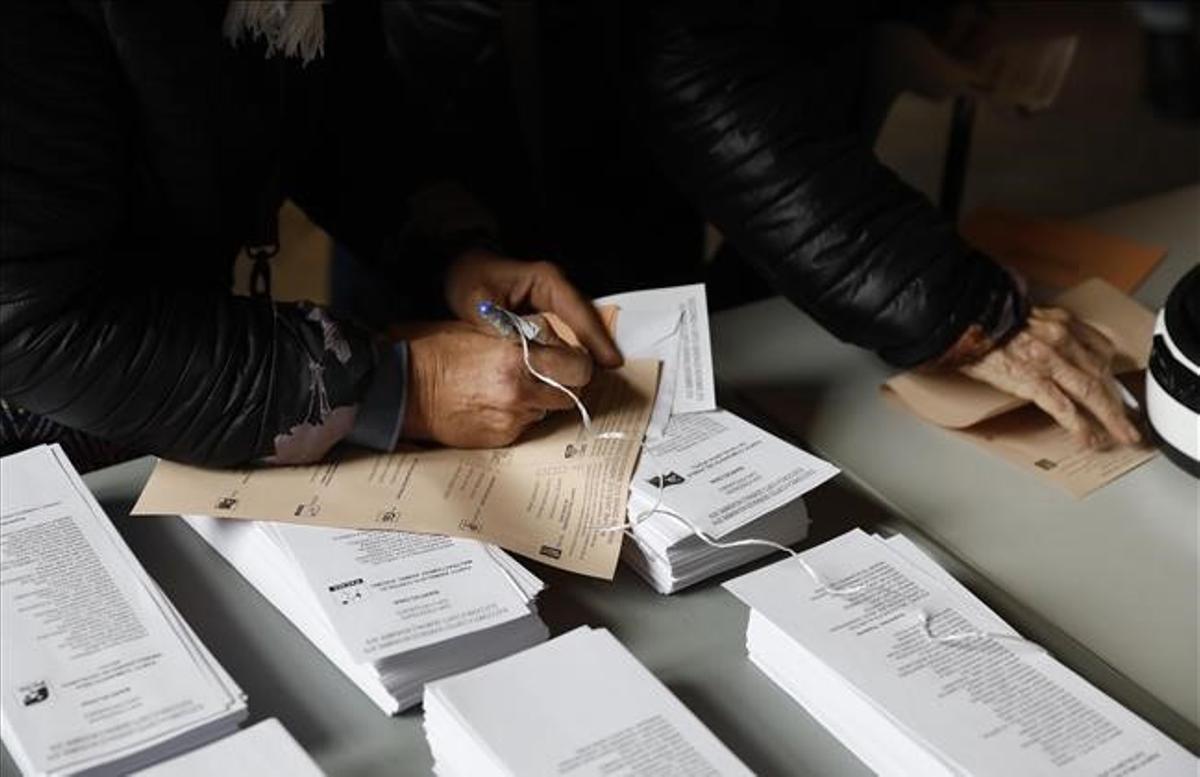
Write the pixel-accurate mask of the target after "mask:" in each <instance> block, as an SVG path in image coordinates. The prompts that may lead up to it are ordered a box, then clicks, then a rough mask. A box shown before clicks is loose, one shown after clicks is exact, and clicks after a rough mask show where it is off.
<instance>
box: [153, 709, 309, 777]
mask: <svg viewBox="0 0 1200 777" xmlns="http://www.w3.org/2000/svg"><path fill="white" fill-rule="evenodd" d="M324 774H325V773H324V772H322V771H321V768H320V767H319V766H317V765H316V764H315V763H314V762H313V759H312V758H310V757H309V755H308V753H306V752H304V749H303V748H302V747H300V745H299V744H297V743H296V740H294V739H292V735H291V734H289V733H288V730H287V729H286V728H284V727H283V724H282V723H280V722H279V721H278V720H276V719H275V718H268V719H267V720H264V721H262V722H261V723H256V724H254V725H253V726H251V727H249V728H246V729H242V730H241V731H239V732H238V733H236V734H231V735H229V736H227V737H225V738H224V739H221V740H218V741H216V742H214V743H212V744H211V745H207V746H206V747H202V748H200V749H199V750H193V751H192V752H190V753H186V754H184V755H181V756H179V757H178V758H172V759H171V760H170V761H164V762H162V763H160V764H157V765H156V766H151V767H150V768H149V769H144V770H142V771H140V772H137V777H214V776H215V777H271V775H276V776H277V777H324Z"/></svg>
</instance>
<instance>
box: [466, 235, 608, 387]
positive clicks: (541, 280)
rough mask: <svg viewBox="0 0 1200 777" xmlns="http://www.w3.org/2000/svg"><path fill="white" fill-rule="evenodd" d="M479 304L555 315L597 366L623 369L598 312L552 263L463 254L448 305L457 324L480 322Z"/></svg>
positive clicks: (487, 253) (475, 252) (480, 253)
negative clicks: (489, 302)
mask: <svg viewBox="0 0 1200 777" xmlns="http://www.w3.org/2000/svg"><path fill="white" fill-rule="evenodd" d="M483 300H491V301H493V302H495V303H497V304H499V305H501V306H503V307H505V308H508V309H509V310H512V311H514V312H517V313H521V312H524V311H526V310H535V311H539V312H543V313H554V314H555V315H557V316H558V317H559V318H561V319H562V320H563V321H564V322H565V323H566V324H567V326H569V327H571V329H572V331H574V332H575V334H576V336H577V337H578V338H579V342H580V343H582V344H583V347H584V348H586V349H587V350H588V352H589V353H590V354H591V355H592V357H593V358H594V359H595V360H596V363H597V364H599V365H600V366H602V367H618V366H620V364H621V353H620V351H618V350H617V346H616V343H614V342H613V339H612V337H611V336H610V335H609V333H608V330H607V329H605V328H604V323H603V322H602V321H601V320H600V316H599V314H597V313H596V308H595V307H594V306H593V305H592V303H591V302H590V301H589V300H588V299H587V298H586V297H584V296H583V295H582V294H580V293H579V291H578V290H577V289H576V288H575V287H574V286H572V285H571V282H570V281H568V280H567V278H566V276H564V275H563V273H562V270H560V269H559V268H558V267H557V266H556V265H554V264H551V263H550V262H522V261H518V260H516V259H508V258H505V257H503V256H499V255H498V254H495V253H493V252H491V251H487V250H484V249H475V250H472V251H467V252H465V253H463V254H462V255H461V256H459V257H458V259H456V260H455V261H454V263H453V264H452V265H451V266H450V269H449V271H448V272H447V273H446V301H447V303H449V305H450V309H451V310H453V311H454V314H455V315H457V316H458V317H459V318H460V319H462V320H463V321H469V322H472V323H478V322H479V316H478V314H477V313H476V306H477V305H478V304H479V303H480V302H481V301H483ZM535 366H536V365H535Z"/></svg>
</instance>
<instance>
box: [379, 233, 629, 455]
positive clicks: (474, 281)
mask: <svg viewBox="0 0 1200 777" xmlns="http://www.w3.org/2000/svg"><path fill="white" fill-rule="evenodd" d="M547 268H550V269H547ZM447 301H448V302H449V303H450V305H451V307H452V309H454V310H455V312H456V313H457V314H458V315H459V316H460V317H461V318H462V320H461V321H457V322H442V323H437V324H430V325H420V326H409V327H406V328H404V329H402V330H400V331H399V332H398V334H399V335H400V336H401V337H402V338H403V339H405V340H407V341H408V353H409V364H408V391H407V394H406V397H405V415H404V418H405V420H404V426H403V429H402V434H403V436H404V437H405V438H408V439H424V440H434V441H437V442H440V443H442V444H444V445H451V446H454V447H460V448H493V447H501V446H505V445H508V444H510V443H512V442H513V441H515V440H516V439H517V438H518V437H519V436H520V435H521V434H522V433H523V432H524V431H525V429H527V428H528V427H529V426H530V425H532V424H535V423H537V422H538V421H540V420H541V419H543V418H545V417H546V415H547V414H548V413H549V412H551V411H554V410H575V409H576V405H575V403H574V401H573V400H572V399H571V397H570V396H568V394H566V393H564V392H563V391H561V390H560V389H556V388H555V387H554V386H553V385H549V384H547V383H546V382H544V381H542V380H540V379H538V378H536V377H535V375H534V374H533V373H531V371H530V369H529V367H527V366H526V362H525V352H524V349H523V348H522V338H521V337H520V335H518V334H517V331H516V329H515V328H516V327H520V328H521V329H522V331H524V333H525V335H526V337H528V339H529V352H528V358H529V364H530V365H531V366H532V367H533V370H534V372H536V373H539V374H541V375H543V376H544V377H547V378H550V379H551V380H552V381H553V382H554V383H557V384H559V385H560V386H562V387H565V388H567V389H570V390H571V392H573V393H578V391H579V390H580V389H582V388H583V387H584V386H586V385H587V384H588V382H590V380H591V377H592V371H593V369H594V363H593V356H595V360H596V362H598V363H599V364H600V365H602V366H616V365H618V364H620V362H621V356H620V353H619V352H618V351H617V349H616V346H615V345H614V344H613V342H612V338H611V337H610V336H609V335H608V332H607V330H606V329H605V328H604V325H603V324H602V323H601V322H600V318H599V316H598V315H597V314H596V312H595V309H594V308H593V307H592V305H591V303H590V302H589V301H587V300H586V299H585V298H584V297H583V296H582V295H580V294H579V292H578V291H576V290H575V289H574V287H571V286H570V284H569V283H567V281H566V280H565V279H564V278H563V276H562V274H561V273H560V272H559V271H558V270H557V269H554V268H553V266H552V265H546V264H544V263H537V262H517V261H514V260H510V259H504V258H502V257H497V256H495V255H494V254H490V253H487V252H481V253H479V254H476V255H470V256H467V257H464V258H463V259H461V260H460V262H458V263H456V264H455V266H454V267H452V269H451V272H450V273H449V275H448V278H447ZM483 302H487V303H489V304H488V305H486V306H484V307H483V308H482V309H481V307H480V303H483ZM514 309H532V310H534V311H544V312H553V313H555V314H556V315H558V316H559V317H560V318H562V319H563V320H564V321H565V322H566V323H567V324H568V326H570V327H571V328H572V330H573V331H574V332H575V333H576V334H577V335H578V337H579V340H580V342H582V343H583V344H584V345H585V346H586V347H587V350H583V349H580V348H572V347H570V346H568V345H567V344H566V343H564V342H562V341H561V340H560V339H558V338H557V337H556V336H555V335H554V333H553V330H551V329H550V327H549V326H548V325H547V324H546V323H545V321H544V319H540V317H539V316H536V315H534V316H529V317H524V316H516V315H513V314H511V313H510V311H512V310H514ZM483 310H486V311H487V313H486V314H485V315H481V311H483ZM501 319H503V321H501ZM497 335H501V336H500V337H497Z"/></svg>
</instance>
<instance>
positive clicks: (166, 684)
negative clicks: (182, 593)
mask: <svg viewBox="0 0 1200 777" xmlns="http://www.w3.org/2000/svg"><path fill="white" fill-rule="evenodd" d="M0 482H2V483H3V488H0V614H2V617H0V620H2V625H0V667H2V672H0V676H2V678H3V680H2V681H0V682H2V685H3V689H2V691H0V712H2V716H0V733H2V734H3V738H4V742H5V744H6V745H7V746H8V749H9V752H10V753H11V754H12V756H13V758H14V759H15V760H16V762H17V764H18V765H19V766H20V768H21V771H22V772H23V773H25V774H27V775H32V774H75V773H79V772H83V771H88V773H89V774H93V773H94V774H120V773H124V772H126V771H128V770H129V769H132V768H138V767H141V766H145V765H148V764H150V763H153V762H155V761H157V760H160V759H162V758H166V757H169V756H172V755H175V754H177V753H178V752H181V751H182V750H186V749H189V748H192V747H195V746H197V745H199V744H202V743H204V742H207V741H209V740H211V739H213V738H215V737H217V736H220V735H221V734H224V733H227V732H229V731H232V730H234V729H235V728H236V725H237V722H238V721H239V720H240V719H242V718H243V717H244V716H245V714H246V705H245V699H244V696H243V694H242V692H241V690H240V689H239V688H238V687H237V685H235V684H234V682H233V680H232V679H231V678H230V677H229V676H228V675H227V674H226V673H225V671H224V670H223V669H222V668H221V666H220V665H219V664H218V663H217V662H216V660H215V659H214V658H213V657H212V655H210V654H209V652H208V651H207V650H206V649H205V648H204V646H203V645H202V644H201V643H200V642H199V640H198V639H197V638H196V636H195V634H194V633H192V631H191V629H190V628H188V626H187V624H186V623H184V621H183V620H182V618H180V616H179V613H178V612H176V611H175V609H174V607H172V606H171V604H170V603H169V602H168V601H167V599H166V598H165V597H164V596H163V594H162V592H161V591H160V590H159V589H158V587H157V586H156V585H155V584H154V582H153V581H152V580H151V579H150V578H149V576H148V575H147V574H146V572H145V570H143V569H142V567H141V565H140V564H139V563H138V561H137V559H136V558H135V557H134V556H133V554H132V553H131V552H130V550H129V548H128V546H126V545H125V542H124V540H122V539H121V536H120V535H119V534H118V533H117V531H116V529H115V528H114V527H113V525H112V523H111V522H110V521H109V520H108V517H107V516H106V515H105V514H104V512H103V510H102V509H101V508H100V505H99V504H97V503H96V501H95V499H94V498H93V497H92V495H91V493H89V492H88V490H87V488H86V486H84V484H83V481H82V480H81V479H80V478H79V475H78V474H77V473H76V472H75V470H74V468H73V467H72V466H71V464H70V462H69V461H68V460H67V458H66V456H65V455H64V454H63V452H62V449H61V448H59V447H58V446H53V447H50V446H40V447H36V448H30V449H28V450H26V451H22V452H21V453H17V454H13V455H11V456H6V457H4V458H3V459H2V460H0Z"/></svg>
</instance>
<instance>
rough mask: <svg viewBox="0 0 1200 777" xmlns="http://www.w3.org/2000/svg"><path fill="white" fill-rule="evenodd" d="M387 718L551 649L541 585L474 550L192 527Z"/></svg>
mask: <svg viewBox="0 0 1200 777" xmlns="http://www.w3.org/2000/svg"><path fill="white" fill-rule="evenodd" d="M186 520H187V521H188V523H189V524H190V525H191V527H192V528H193V529H195V530H196V532H198V533H199V534H200V536H202V537H203V538H204V539H205V540H206V541H208V543H209V544H210V545H211V546H212V547H213V548H214V549H215V550H216V551H217V552H218V553H220V554H221V555H222V556H223V557H224V558H225V559H226V560H227V561H228V562H229V563H230V564H232V565H233V566H234V567H235V568H236V569H237V570H238V572H240V573H241V574H242V576H243V577H245V578H246V580H248V581H249V582H250V584H251V585H253V586H254V587H255V588H256V589H258V591H259V593H261V594H262V595H263V596H264V597H265V598H266V599H267V600H268V601H269V602H270V603H271V604H272V605H274V606H275V607H276V608H277V609H278V610H279V611H280V612H282V613H283V614H284V615H285V616H286V617H287V619H288V620H290V621H291V622H292V624H293V625H295V627H296V628H297V629H299V630H300V632H301V633H302V634H304V636H306V637H308V639H309V640H311V641H312V643H313V644H314V645H315V646H316V647H317V648H318V649H319V650H320V651H321V652H322V653H324V654H325V656H326V657H327V658H328V659H329V660H330V661H332V662H333V664H334V665H335V666H337V668H338V669H340V670H341V671H342V672H343V673H344V674H345V675H346V676H347V677H348V678H349V679H350V681H351V682H353V683H354V684H355V685H357V686H358V687H359V688H360V689H361V690H362V692H363V693H365V694H366V695H367V696H369V697H370V698H371V700H372V701H374V702H375V704H377V705H378V706H379V707H380V709H382V710H383V711H384V712H386V713H388V714H395V713H397V712H399V711H401V710H403V709H406V708H408V707H411V706H413V705H415V704H417V703H419V702H420V700H421V691H422V689H423V687H424V685H425V683H427V682H429V681H430V680H433V679H436V678H439V677H445V676H446V675H450V674H454V673H456V672H461V671H463V670H465V669H469V668H471V667H475V666H479V665H480V664H483V663H486V662H488V661H494V660H495V659H497V658H501V657H502V656H506V655H509V654H510V653H515V652H517V651H519V650H523V649H524V648H527V647H529V646H531V645H534V644H537V643H538V642H541V641H543V640H545V639H546V637H547V636H548V633H547V631H546V626H545V624H543V623H542V621H541V619H540V618H539V617H538V615H537V610H536V605H535V598H536V596H537V595H538V593H539V592H540V591H541V590H542V588H543V585H542V582H541V581H540V580H538V579H537V578H536V577H534V576H533V575H532V574H531V573H529V572H528V571H527V570H526V569H525V568H524V567H522V566H521V565H520V564H518V563H517V562H516V561H515V560H513V558H512V557H511V556H509V555H508V554H507V553H505V552H504V551H502V550H500V549H499V548H496V547H494V546H491V545H486V544H484V543H481V542H476V541H474V540H463V539H457V538H452V537H444V536H440V535H428V534H411V533H407V532H394V531H354V530H340V529H329V528H324V527H314V526H303V525H296V524H284V523H268V522H264V521H236V520H219V519H214V518H209V517H198V516H192V517H188V518H187V519H186Z"/></svg>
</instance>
